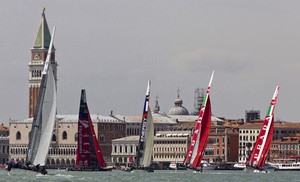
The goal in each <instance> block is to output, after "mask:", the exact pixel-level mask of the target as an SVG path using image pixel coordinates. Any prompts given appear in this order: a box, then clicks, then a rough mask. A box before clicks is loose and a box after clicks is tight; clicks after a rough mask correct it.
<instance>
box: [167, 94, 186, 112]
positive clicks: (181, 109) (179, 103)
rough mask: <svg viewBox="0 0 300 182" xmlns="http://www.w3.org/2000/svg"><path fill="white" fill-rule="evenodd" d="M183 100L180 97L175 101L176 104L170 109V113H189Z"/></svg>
mask: <svg viewBox="0 0 300 182" xmlns="http://www.w3.org/2000/svg"><path fill="white" fill-rule="evenodd" d="M182 104H183V101H182V100H181V99H180V98H179V93H178V97H177V98H176V99H175V101H174V106H173V107H172V108H171V109H170V110H169V112H168V115H189V111H188V110H187V109H186V108H185V107H183V106H182Z"/></svg>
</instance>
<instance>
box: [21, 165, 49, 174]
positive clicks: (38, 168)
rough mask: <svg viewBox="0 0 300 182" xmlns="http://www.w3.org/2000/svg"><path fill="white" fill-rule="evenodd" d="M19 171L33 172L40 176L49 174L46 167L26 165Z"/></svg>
mask: <svg viewBox="0 0 300 182" xmlns="http://www.w3.org/2000/svg"><path fill="white" fill-rule="evenodd" d="M19 169H23V170H28V171H33V172H37V173H40V174H43V175H47V174H48V172H47V170H46V168H45V166H26V165H24V166H22V167H20V168H19Z"/></svg>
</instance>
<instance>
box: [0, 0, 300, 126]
mask: <svg viewBox="0 0 300 182" xmlns="http://www.w3.org/2000/svg"><path fill="white" fill-rule="evenodd" d="M1 4H2V5H1V6H0V15H1V16H0V25H1V26H0V35H1V41H0V47H1V49H0V56H1V67H0V74H1V77H0V83H1V98H0V99H1V102H0V121H1V122H4V123H8V121H9V118H12V119H26V118H27V117H28V99H29V98H28V94H29V92H28V76H29V68H28V63H29V62H30V55H31V54H30V50H31V48H32V47H33V43H34V39H35V36H36V33H37V31H38V27H39V24H40V21H41V12H42V7H45V8H46V18H47V21H48V25H49V28H50V29H52V27H53V26H54V25H56V37H55V40H54V44H55V48H56V61H57V62H58V64H59V67H58V100H57V103H58V106H57V107H58V114H77V113H78V110H79V98H80V90H81V89H82V88H85V89H86V90H87V99H88V105H89V108H90V111H91V113H94V114H97V113H98V114H101V115H109V114H110V111H111V110H113V111H114V113H115V114H121V115H141V114H142V107H143V102H144V94H145V92H146V84H147V80H151V81H152V87H151V101H150V102H151V106H152V108H153V106H154V101H155V96H156V95H157V94H158V96H159V104H160V106H161V110H162V111H163V112H168V111H169V109H170V108H171V107H172V106H173V105H174V100H175V98H176V97H177V88H178V87H179V88H180V91H181V92H180V97H181V98H182V100H183V105H184V106H185V107H186V108H187V109H188V110H189V111H190V112H191V111H193V104H194V89H195V88H206V87H207V84H208V82H209V78H210V75H211V72H212V70H215V77H214V78H215V79H214V81H213V84H212V88H211V101H212V112H213V114H214V115H215V116H219V117H225V118H244V116H245V110H248V109H259V110H261V117H262V118H263V117H264V115H265V113H266V112H267V108H268V105H269V103H270V100H271V98H272V95H273V93H274V90H275V87H276V86H277V85H280V86H281V89H280V92H279V97H278V103H277V107H276V109H275V118H276V120H277V119H280V120H284V121H293V122H295V121H300V119H298V118H299V115H300V112H299V108H298V104H297V103H298V101H299V100H300V96H299V95H300V94H299V89H300V85H299V75H300V73H299V71H300V62H299V60H300V50H299V48H300V46H299V44H300V36H299V34H300V24H299V19H300V11H299V9H300V1H297V0H295V1H281V0H278V1H277V0H266V1H262V0H257V1H239V0H226V1H224V0H219V1H217V0H207V1H201V0H195V1H192V0H189V1H177V0H169V1H168V0H163V1H160V0H157V1H143V0H135V1H129V0H119V1H111V0H107V1H101V0H88V1H74V0H69V1H35V0H29V1H26V2H21V1H15V0H11V1H2V3H1Z"/></svg>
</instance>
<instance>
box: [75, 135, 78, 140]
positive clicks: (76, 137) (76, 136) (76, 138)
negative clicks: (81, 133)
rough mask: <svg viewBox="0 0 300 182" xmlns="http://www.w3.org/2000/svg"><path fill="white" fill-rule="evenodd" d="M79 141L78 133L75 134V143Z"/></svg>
mask: <svg viewBox="0 0 300 182" xmlns="http://www.w3.org/2000/svg"><path fill="white" fill-rule="evenodd" d="M77 141H78V133H75V142H77Z"/></svg>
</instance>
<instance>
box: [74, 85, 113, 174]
mask: <svg viewBox="0 0 300 182" xmlns="http://www.w3.org/2000/svg"><path fill="white" fill-rule="evenodd" d="M76 165H77V167H76V169H74V170H93V171H107V170H111V169H108V168H105V166H106V163H105V161H104V159H103V156H102V153H101V150H100V146H99V143H98V140H97V138H96V134H95V130H94V127H93V123H92V119H91V116H90V112H89V109H88V105H87V100H86V92H85V90H84V89H82V90H81V97H80V107H79V116H78V135H77V154H76ZM70 170H72V169H70Z"/></svg>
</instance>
